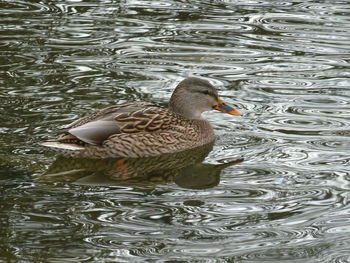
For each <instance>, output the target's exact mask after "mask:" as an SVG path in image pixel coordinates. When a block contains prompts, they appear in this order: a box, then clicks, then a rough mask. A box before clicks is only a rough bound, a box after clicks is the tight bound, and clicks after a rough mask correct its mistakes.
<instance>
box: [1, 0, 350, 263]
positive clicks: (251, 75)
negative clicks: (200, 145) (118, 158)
mask: <svg viewBox="0 0 350 263" xmlns="http://www.w3.org/2000/svg"><path fill="white" fill-rule="evenodd" d="M0 21H1V27H0V30H1V37H0V50H1V56H0V58H1V63H0V67H1V73H0V74H1V78H0V84H1V85H0V87H1V89H0V109H1V113H2V114H1V116H0V120H1V122H0V134H1V136H0V161H1V163H0V165H1V170H0V188H1V203H0V207H1V210H0V224H1V228H0V247H1V249H0V261H1V262H189V261H191V262H350V256H349V255H350V238H349V232H350V204H349V199H350V191H349V190H350V172H349V163H350V138H349V135H350V78H349V77H350V71H349V65H350V64H349V60H350V3H349V1H347V0H343V1H341V0H339V1H263V0H262V1H254V0H252V1H241V0H232V1H230V0H228V1H191V2H189V1H176V0H171V1H137V0H135V1H132V0H125V1H113V0H109V1H108V0H101V1H83V0H70V1H68V0H66V1H25V0H23V1H19V0H11V1H10V0H4V1H1V2H0ZM189 75H192V76H201V77H203V78H206V79H208V80H209V81H211V82H212V83H213V84H214V85H216V86H217V88H218V89H219V90H220V93H221V94H222V97H224V99H225V100H227V101H228V102H229V103H231V104H234V105H236V106H237V107H238V108H239V109H241V110H242V111H243V112H244V113H245V116H243V117H239V118H237V117H235V118H234V117H231V116H228V115H227V116H224V115H222V114H220V113H214V112H212V113H206V114H205V116H206V118H208V119H209V120H210V121H211V122H212V124H213V126H214V128H215V130H216V133H217V135H218V139H217V141H216V143H215V145H214V148H213V150H212V151H211V152H210V153H209V155H208V156H207V157H206V158H205V160H204V163H202V164H201V163H198V164H195V165H193V164H191V166H189V167H187V165H183V163H182V162H181V160H184V158H183V157H181V156H180V157H179V156H176V158H172V159H171V163H172V164H173V163H174V162H175V163H176V162H177V163H176V165H177V166H176V167H177V168H176V169H173V168H172V169H173V172H174V173H173V174H170V175H169V174H167V176H166V177H164V174H165V172H164V171H163V170H161V169H160V168H159V167H158V168H155V169H153V170H152V171H153V172H154V171H158V174H157V175H158V177H157V178H156V180H148V179H149V178H148V177H147V178H144V180H143V181H141V182H140V181H138V182H136V181H128V180H127V181H124V180H120V178H119V180H114V181H111V180H107V179H108V178H104V177H103V176H102V175H106V174H110V171H111V170H110V168H111V166H110V163H108V162H107V163H97V164H96V166H97V167H98V169H96V167H95V168H91V167H90V166H89V169H90V168H91V169H90V170H89V172H87V164H86V163H85V164H84V163H83V164H81V163H79V162H78V161H72V160H61V159H57V158H56V156H55V155H54V153H52V152H50V151H47V150H46V149H43V148H42V147H40V146H39V145H38V142H40V141H42V140H44V139H47V138H50V137H51V138H52V137H53V136H54V134H55V131H56V129H57V127H58V126H61V125H64V124H67V123H69V122H71V121H72V120H74V119H76V118H77V117H79V116H81V115H83V114H85V113H86V112H91V111H92V110H95V109H98V108H101V107H103V106H107V105H110V104H112V103H116V102H125V101H141V100H145V101H151V102H156V103H160V104H163V105H165V104H166V102H167V100H168V98H169V96H170V94H171V92H172V90H173V88H174V87H175V85H176V84H177V83H178V82H179V81H180V80H182V79H183V78H184V77H186V76H189ZM205 155H206V154H204V155H196V154H193V156H196V157H198V158H199V159H198V160H197V159H196V161H201V160H202V159H203V158H204V157H205ZM201 158H202V159H201ZM242 158H243V159H244V161H237V160H239V159H242ZM185 159H186V158H185ZM187 159H188V158H187ZM174 160H175V161H174ZM179 160H180V161H179ZM168 161H169V160H168V159H167V162H168ZM147 162H150V163H157V164H158V163H159V162H158V160H156V161H155V162H154V161H153V160H147ZM193 162H195V160H194V159H193ZM224 164H227V165H224ZM233 164H234V165H233ZM142 165H143V166H140V164H137V165H135V167H149V164H148V163H146V161H145V162H144V163H142ZM63 166H64V167H66V168H67V167H70V168H68V171H74V172H66V173H63V172H62V170H61V167H63ZM82 167H84V169H82ZM171 167H173V166H171ZM102 168H103V169H102ZM107 168H108V169H107ZM145 169H146V168H145ZM102 170H103V172H101V171H102ZM53 171H54V172H53ZM112 171H114V172H115V170H112ZM175 172H176V173H175ZM49 174H50V176H49ZM122 179H123V178H122Z"/></svg>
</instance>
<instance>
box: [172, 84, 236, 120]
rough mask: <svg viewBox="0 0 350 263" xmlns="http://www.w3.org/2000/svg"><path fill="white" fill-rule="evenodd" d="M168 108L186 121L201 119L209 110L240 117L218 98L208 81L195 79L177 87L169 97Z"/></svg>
mask: <svg viewBox="0 0 350 263" xmlns="http://www.w3.org/2000/svg"><path fill="white" fill-rule="evenodd" d="M169 108H170V110H172V111H174V112H176V113H177V114H180V115H182V116H183V117H185V118H187V119H201V114H202V113H203V112H204V111H210V110H218V111H221V112H224V113H228V114H231V115H237V116H240V115H242V113H241V112H240V111H238V110H236V109H234V108H232V107H231V106H229V105H228V104H226V103H225V102H224V101H223V100H222V99H221V98H219V96H218V92H217V90H216V89H215V88H214V86H213V85H211V84H210V83H209V81H207V80H204V79H200V78H195V77H190V78H187V79H184V80H183V81H181V82H180V83H179V84H178V85H177V87H176V88H175V90H174V92H173V94H172V95H171V98H170V102H169Z"/></svg>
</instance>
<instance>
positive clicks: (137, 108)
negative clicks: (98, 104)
mask: <svg viewBox="0 0 350 263" xmlns="http://www.w3.org/2000/svg"><path fill="white" fill-rule="evenodd" d="M212 109H216V110H219V111H223V112H226V113H229V114H232V115H239V114H240V113H239V112H238V111H237V110H234V109H232V108H231V107H230V106H228V105H226V104H225V103H223V101H222V100H221V99H219V98H218V95H217V91H216V89H215V88H214V87H213V86H212V85H211V84H210V83H209V82H208V81H206V80H203V79H199V78H187V79H185V80H183V81H182V82H180V83H179V85H178V86H177V87H176V89H175V91H174V93H173V95H172V97H171V99H170V102H169V108H162V107H159V106H157V105H154V104H150V103H145V102H134V103H124V104H119V105H114V106H111V107H108V108H105V109H102V110H100V111H97V112H94V113H92V114H90V115H88V116H86V117H83V118H81V119H78V120H76V121H74V122H73V123H71V124H69V125H67V126H66V127H64V128H63V129H62V130H61V131H60V134H59V136H58V138H57V139H56V140H53V141H47V142H44V143H42V145H44V146H48V147H52V148H55V149H57V150H59V151H60V152H61V153H62V154H63V155H68V156H74V157H87V158H109V157H148V156H157V155H161V154H166V153H174V152H180V151H183V150H186V149H191V148H194V147H198V146H201V145H205V144H208V143H210V142H212V141H213V140H214V133H213V129H212V127H211V125H210V124H209V122H208V121H206V120H204V119H202V118H201V114H202V112H203V111H207V110H212Z"/></svg>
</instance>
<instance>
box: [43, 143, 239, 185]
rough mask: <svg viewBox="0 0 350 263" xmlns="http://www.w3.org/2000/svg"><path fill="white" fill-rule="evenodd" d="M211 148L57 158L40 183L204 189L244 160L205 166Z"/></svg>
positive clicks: (210, 145) (208, 146) (206, 146)
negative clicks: (168, 185)
mask: <svg viewBox="0 0 350 263" xmlns="http://www.w3.org/2000/svg"><path fill="white" fill-rule="evenodd" d="M212 148H213V145H212V144H209V145H205V146H203V147H198V148H195V149H191V150H187V151H183V152H178V153H172V154H166V155H161V156H156V157H148V158H123V159H100V160H95V159H94V160H91V159H77V158H66V157H59V158H57V159H56V160H55V162H54V163H53V164H52V165H51V166H50V167H49V169H48V170H47V171H46V173H45V174H44V175H42V176H40V177H39V179H38V180H39V181H40V182H50V181H51V182H59V181H67V182H73V181H74V182H75V183H78V184H85V185H105V186H107V185H110V186H113V185H134V186H136V185H138V186H140V185H148V184H154V183H168V182H175V183H176V184H177V185H179V186H181V187H184V188H189V189H205V188H210V187H214V186H216V185H217V184H218V183H219V182H220V173H221V171H222V170H223V169H224V168H226V167H229V166H231V165H234V164H238V163H241V162H242V161H243V160H235V161H230V162H228V163H225V164H216V165H215V164H204V163H202V162H203V160H204V158H205V157H206V156H207V155H208V154H209V152H210V151H211V150H212Z"/></svg>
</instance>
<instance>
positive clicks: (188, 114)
mask: <svg viewBox="0 0 350 263" xmlns="http://www.w3.org/2000/svg"><path fill="white" fill-rule="evenodd" d="M169 110H171V111H172V112H175V113H176V114H179V115H181V116H182V117H184V118H185V119H188V120H202V119H203V118H202V111H200V110H198V109H196V108H195V107H194V106H193V105H189V104H186V103H185V102H184V101H181V100H176V98H174V97H173V96H172V97H171V99H170V102H169Z"/></svg>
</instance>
